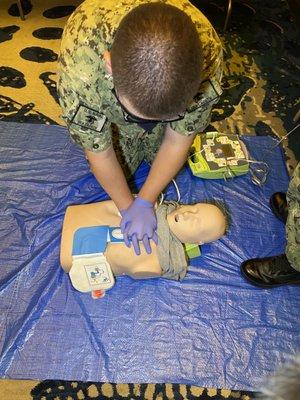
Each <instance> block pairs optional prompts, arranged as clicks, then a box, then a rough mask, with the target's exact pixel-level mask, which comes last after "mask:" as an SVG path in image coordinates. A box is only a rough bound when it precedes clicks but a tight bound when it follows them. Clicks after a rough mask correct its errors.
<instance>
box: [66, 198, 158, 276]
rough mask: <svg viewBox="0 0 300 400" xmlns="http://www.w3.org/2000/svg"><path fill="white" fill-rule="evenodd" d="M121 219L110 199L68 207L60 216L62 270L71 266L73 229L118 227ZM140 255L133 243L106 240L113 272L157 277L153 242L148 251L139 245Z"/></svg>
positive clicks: (156, 262) (155, 253)
mask: <svg viewBox="0 0 300 400" xmlns="http://www.w3.org/2000/svg"><path fill="white" fill-rule="evenodd" d="M120 221H121V218H120V216H119V213H118V209H117V207H116V206H115V204H114V202H113V201H103V202H100V203H93V204H84V205H78V206H71V207H68V209H67V211H66V215H65V219H64V225H63V231H62V240H61V251H60V262H61V266H62V267H63V269H64V271H65V272H69V271H70V269H71V266H72V246H73V236H74V233H75V232H76V230H77V229H79V228H83V227H90V226H99V225H108V226H111V227H114V226H120ZM140 247H141V255H139V256H136V254H135V252H134V249H133V246H131V247H130V248H128V247H126V246H125V244H124V243H114V244H112V243H108V244H107V248H106V251H105V253H104V255H105V257H106V259H107V261H108V263H109V264H110V266H111V269H112V271H113V273H114V275H116V276H119V275H129V276H131V277H133V278H135V279H139V278H140V279H141V278H150V277H159V276H161V274H162V270H161V268H160V266H159V262H158V257H157V251H156V245H155V244H154V243H153V242H152V241H151V248H152V253H151V254H147V253H146V252H145V250H144V247H143V246H142V245H141V246H140Z"/></svg>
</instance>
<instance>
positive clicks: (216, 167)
mask: <svg viewBox="0 0 300 400" xmlns="http://www.w3.org/2000/svg"><path fill="white" fill-rule="evenodd" d="M248 156H249V155H248V151H247V149H246V146H245V144H244V143H243V142H242V141H241V140H240V139H239V136H238V135H225V134H222V133H219V132H207V133H203V134H198V135H197V136H196V137H195V140H194V142H193V144H192V147H191V151H190V155H189V158H188V164H189V167H190V169H191V171H192V173H193V175H195V176H197V177H199V178H203V179H227V178H233V177H235V176H240V175H244V174H246V173H247V172H249V162H248Z"/></svg>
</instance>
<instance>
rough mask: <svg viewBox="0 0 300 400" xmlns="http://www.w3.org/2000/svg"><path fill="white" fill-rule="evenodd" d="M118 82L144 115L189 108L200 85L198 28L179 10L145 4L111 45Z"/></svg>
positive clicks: (128, 18) (126, 19)
mask: <svg viewBox="0 0 300 400" xmlns="http://www.w3.org/2000/svg"><path fill="white" fill-rule="evenodd" d="M111 63H112V73H113V80H114V85H115V88H116V90H117V92H118V93H120V94H121V95H123V96H126V99H128V101H129V102H130V103H131V104H132V106H133V107H135V108H136V110H137V111H139V112H140V113H141V114H143V115H144V116H147V117H149V118H163V117H171V116H174V115H177V114H180V113H181V112H183V111H185V109H186V108H187V106H188V105H189V103H190V102H191V100H192V98H193V97H194V96H195V94H196V93H197V91H198V89H199V85H200V81H201V77H200V76H201V69H202V50H201V44H200V40H199V35H198V33H197V30H196V27H195V25H194V24H193V22H192V20H191V18H190V17H189V16H188V15H186V14H185V13H184V12H183V11H181V10H180V9H178V8H176V7H174V6H171V5H168V4H164V3H159V2H157V3H156V2H155V3H148V4H142V5H140V6H138V7H136V8H134V9H133V10H131V11H130V12H129V13H128V14H127V15H125V17H124V18H123V19H122V20H121V23H120V25H119V27H118V29H117V31H116V34H115V37H114V41H113V44H112V48H111Z"/></svg>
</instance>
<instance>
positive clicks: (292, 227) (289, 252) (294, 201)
mask: <svg viewBox="0 0 300 400" xmlns="http://www.w3.org/2000/svg"><path fill="white" fill-rule="evenodd" d="M287 202H288V210H289V212H288V219H287V223H286V235H287V246H286V256H287V258H288V260H289V262H290V264H291V265H292V267H293V268H295V269H296V270H297V271H300V163H299V164H298V165H297V167H296V169H295V171H294V174H293V177H292V180H291V182H290V184H289V188H288V192H287Z"/></svg>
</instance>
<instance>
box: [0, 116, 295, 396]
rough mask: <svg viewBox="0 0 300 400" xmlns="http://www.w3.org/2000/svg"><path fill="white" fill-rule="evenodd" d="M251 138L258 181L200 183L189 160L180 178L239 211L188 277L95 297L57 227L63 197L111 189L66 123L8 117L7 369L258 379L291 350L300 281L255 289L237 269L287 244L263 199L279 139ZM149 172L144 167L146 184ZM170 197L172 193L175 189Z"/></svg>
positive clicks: (37, 375)
mask: <svg viewBox="0 0 300 400" xmlns="http://www.w3.org/2000/svg"><path fill="white" fill-rule="evenodd" d="M244 141H245V143H246V144H247V146H248V148H249V150H250V153H251V155H252V156H253V157H254V158H256V159H259V160H264V161H266V162H267V163H268V164H269V166H270V174H269V176H268V179H267V183H266V184H265V185H264V186H263V187H262V188H260V187H257V186H254V185H253V184H252V183H251V181H250V176H249V175H247V176H243V177H239V178H235V179H233V180H231V181H229V182H224V181H220V180H215V181H207V180H206V181H205V180H201V179H198V178H195V177H193V176H192V175H191V173H190V171H189V170H188V168H187V167H186V168H185V169H183V170H182V172H181V173H180V174H179V176H178V177H177V183H178V185H179V188H180V191H181V194H182V200H183V202H185V203H191V202H199V201H202V200H210V199H217V200H221V201H224V202H225V203H226V205H227V207H228V209H229V211H230V215H231V221H232V222H231V226H230V229H229V232H228V234H227V235H226V236H225V237H224V238H222V239H221V240H219V241H218V242H215V243H213V244H209V245H204V246H202V256H201V257H199V258H197V259H194V260H193V261H192V263H191V267H190V269H189V272H188V275H187V277H186V278H185V279H184V280H183V282H173V281H169V280H164V279H152V280H145V281H134V280H132V279H130V278H128V277H120V278H118V279H117V283H116V285H115V287H114V288H113V289H112V290H111V291H110V292H108V293H107V295H106V296H105V297H104V298H103V299H101V300H93V299H92V298H91V296H90V295H89V294H83V293H79V292H77V291H76V290H75V289H73V288H72V286H71V284H70V281H69V277H68V275H66V274H65V273H64V272H63V271H62V269H61V268H60V265H59V244H60V233H61V228H62V221H63V217H64V212H65V210H66V207H67V206H68V205H70V204H79V203H90V202H95V201H100V200H104V199H106V198H107V197H106V195H105V193H104V192H103V190H102V189H101V188H100V186H99V185H98V184H97V182H96V180H95V179H94V177H93V175H92V174H91V173H90V172H89V169H88V165H87V163H86V161H85V158H84V156H83V153H82V151H81V150H80V149H78V148H77V147H75V146H74V145H73V144H72V143H71V142H70V140H69V137H68V135H67V131H66V129H65V128H63V127H58V126H46V125H44V126H42V125H29V124H28V125H26V124H15V123H1V124H0V153H1V154H0V159H1V174H0V215H1V221H0V232H1V233H0V235H1V238H0V284H1V291H0V295H1V303H0V312H1V314H0V318H1V321H0V337H1V342H0V350H1V363H0V376H1V377H6V378H14V379H65V380H84V381H87V380H89V381H110V382H141V383H142V382H157V383H160V382H173V383H187V384H196V385H201V386H208V387H223V388H232V389H253V388H256V386H257V384H258V382H259V379H260V378H261V376H262V375H264V374H268V373H270V372H272V371H274V370H275V369H276V368H277V366H278V365H279V364H281V363H282V362H284V361H285V360H286V359H288V358H289V356H290V355H291V354H295V353H296V352H297V350H298V349H299V331H300V325H299V316H300V315H299V314H300V307H299V300H300V290H299V287H292V286H285V287H279V288H274V289H272V290H264V289H259V288H256V287H253V286H251V285H250V284H248V283H247V282H246V281H245V280H244V279H243V278H242V276H241V275H240V270H239V266H240V264H241V262H242V261H243V260H246V259H248V258H253V257H260V256H269V255H273V254H278V253H281V252H283V251H284V248H285V229H284V226H283V224H282V223H281V222H280V221H278V220H277V219H276V218H275V217H274V216H273V215H272V212H271V211H270V209H269V206H268V202H269V197H270V196H271V195H272V193H273V192H275V191H286V189H287V186H288V175H287V171H286V168H285V164H284V160H283V157H282V151H281V149H280V148H279V147H277V148H276V149H274V150H273V151H270V150H271V148H272V147H273V146H274V144H275V143H276V141H275V140H274V139H272V138H271V137H245V138H244ZM147 171H148V167H147V165H146V164H143V165H142V166H141V167H140V168H139V170H138V172H137V174H136V176H135V184H136V185H137V187H139V186H140V185H141V184H142V183H143V182H144V180H145V177H146V174H147ZM167 193H168V198H172V197H173V198H174V197H175V190H174V188H173V187H172V186H170V187H169V188H168V190H167ZM175 198H176V197H175Z"/></svg>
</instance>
